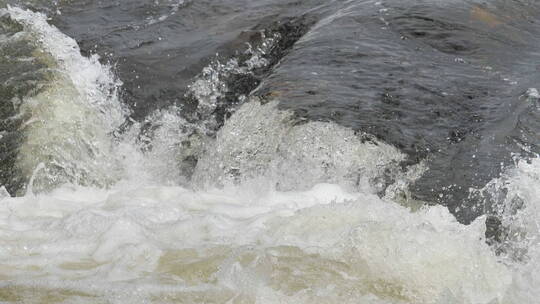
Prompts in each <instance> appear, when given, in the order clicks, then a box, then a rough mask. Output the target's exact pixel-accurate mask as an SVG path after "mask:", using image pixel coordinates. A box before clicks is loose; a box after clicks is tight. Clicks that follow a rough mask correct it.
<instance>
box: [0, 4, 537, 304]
mask: <svg viewBox="0 0 540 304" xmlns="http://www.w3.org/2000/svg"><path fill="white" fill-rule="evenodd" d="M173 9H175V10H178V7H176V6H174V8H173ZM0 15H1V18H2V20H1V21H2V27H3V29H6V28H8V26H11V27H10V29H11V32H8V31H7V30H6V31H5V32H6V33H2V35H0V41H1V42H2V52H3V55H5V54H9V56H11V57H10V60H18V61H20V62H31V64H33V65H35V66H36V67H39V69H38V68H36V69H35V70H31V71H30V72H28V73H34V74H32V75H34V76H33V79H31V81H30V82H31V83H32V84H35V83H37V85H36V87H37V89H32V90H28V91H23V92H24V96H18V95H16V94H14V97H13V96H12V99H10V100H3V101H2V102H4V103H9V102H12V103H13V104H14V105H13V109H14V110H13V111H11V112H10V113H13V112H14V113H16V114H17V117H9V118H8V119H11V120H16V121H17V122H18V123H17V124H16V127H13V128H12V129H10V130H9V131H10V132H11V133H12V134H15V135H17V139H18V140H17V141H15V143H14V145H16V149H15V154H16V157H15V158H14V164H13V168H14V169H13V170H11V171H10V173H12V174H11V175H10V176H11V178H14V177H15V176H19V177H20V178H19V179H18V181H19V184H27V185H28V186H27V187H26V188H25V187H24V186H17V185H12V186H10V187H8V188H9V189H10V190H13V189H14V190H16V191H17V190H18V193H17V194H19V195H18V196H15V195H14V194H16V193H13V191H11V192H12V193H11V194H13V195H10V193H9V192H8V191H7V190H6V188H2V189H1V191H0V301H1V302H7V303H377V304H379V303H425V304H430V303H433V304H435V303H437V304H443V303H445V304H448V303H471V304H473V303H474V304H479V303H485V304H495V303H499V304H503V303H504V304H506V303H508V304H510V303H516V304H517V303H520V304H521V303H535V301H536V299H538V298H539V297H540V289H539V288H538V287H539V286H540V235H539V229H540V227H539V225H540V222H539V221H540V200H539V198H540V192H539V189H540V158H532V159H530V160H528V161H527V160H525V159H520V158H517V160H516V166H515V167H513V168H510V169H507V170H506V171H505V173H504V174H503V175H502V176H501V177H499V178H497V179H494V180H492V181H491V182H490V183H488V185H486V187H485V188H483V189H478V190H471V195H473V194H474V195H479V196H484V197H487V196H490V197H493V196H497V197H499V198H500V199H499V200H498V205H497V206H499V207H500V208H494V210H492V211H491V212H489V213H490V215H495V216H497V218H498V219H499V220H500V221H501V223H502V225H500V227H503V228H501V229H505V231H506V233H505V234H504V235H503V236H501V237H503V238H504V241H503V242H498V243H497V245H492V246H489V245H488V242H486V241H487V240H486V237H485V232H486V225H485V222H486V216H481V217H479V218H477V219H476V220H475V221H473V222H472V223H471V224H470V225H463V224H460V223H459V222H458V221H457V220H456V219H455V218H454V216H453V215H452V214H450V213H449V211H448V210H447V209H446V207H443V206H429V205H428V204H426V203H425V202H421V201H418V200H416V199H415V198H414V197H412V196H411V195H410V193H409V190H408V187H409V184H410V183H413V182H414V181H415V180H416V179H417V178H418V177H419V176H421V175H422V174H423V173H424V172H425V170H426V168H425V164H424V163H422V162H420V163H418V164H415V165H408V166H405V165H404V163H405V160H406V156H405V154H403V153H402V152H400V151H399V150H398V149H397V148H395V147H393V146H392V145H389V144H387V143H384V142H382V141H380V140H379V139H377V138H375V137H373V136H370V135H369V134H366V133H362V132H355V131H353V130H351V129H349V128H346V127H343V126H340V125H337V124H335V123H333V122H328V121H306V120H304V119H302V118H301V117H299V116H298V115H295V113H293V112H292V111H289V110H284V109H280V108H279V107H278V104H279V103H287V102H289V101H288V100H286V99H282V97H279V96H277V95H278V94H267V95H266V97H255V96H249V92H247V93H248V94H246V95H245V96H244V97H243V98H242V100H241V101H242V102H238V104H237V105H235V106H236V107H235V108H234V110H231V111H230V113H229V114H230V117H228V118H227V119H225V120H224V125H223V127H221V128H219V129H218V128H217V127H215V126H216V121H215V117H214V113H215V111H213V110H208V109H209V108H212V109H215V108H216V107H218V105H217V103H218V102H217V98H218V97H219V96H222V95H224V94H225V93H226V91H227V89H225V88H224V87H223V86H220V85H218V86H217V87H211V86H210V87H206V86H205V85H208V84H209V83H208V82H205V81H208V80H210V84H215V82H212V80H213V79H214V78H212V77H209V78H208V77H207V78H205V75H206V76H208V75H210V74H212V71H210V72H209V71H208V70H207V72H208V73H210V74H208V73H206V74H205V72H203V73H202V74H200V75H199V78H196V80H195V82H194V85H193V86H191V88H192V89H193V90H197V89H201V87H204V88H203V89H204V90H202V89H201V90H202V91H203V93H204V94H199V95H197V94H192V95H197V96H198V97H197V98H200V100H198V102H199V103H198V104H196V109H195V110H194V111H192V112H191V114H192V116H191V117H189V116H188V117H184V116H182V109H181V108H180V109H179V108H174V107H173V108H168V109H162V110H159V111H156V112H155V113H153V114H151V115H149V116H148V117H147V118H146V121H145V122H143V123H140V122H132V123H131V124H129V126H127V127H125V130H124V132H122V133H121V134H119V133H118V132H116V131H117V130H118V128H119V127H120V126H121V125H122V123H123V122H124V120H126V119H127V117H128V111H127V110H125V106H123V105H122V104H121V98H120V93H119V87H120V86H121V83H120V82H119V81H118V80H117V79H116V78H115V77H114V76H113V73H112V71H111V67H110V66H106V65H103V64H101V63H99V60H98V58H97V57H96V56H93V57H89V58H87V57H84V56H82V55H81V54H80V51H79V48H78V46H77V44H76V43H75V41H74V40H72V39H71V38H69V37H67V36H66V35H64V34H62V33H61V32H60V31H59V30H58V29H56V28H55V27H53V26H51V25H49V24H48V23H47V18H46V17H45V15H43V14H39V13H34V12H31V11H29V10H23V9H20V8H17V7H8V8H7V9H3V10H1V11H0ZM167 16H169V15H167ZM167 18H169V17H167ZM271 38H273V37H271ZM20 44H22V45H25V46H27V48H28V49H29V51H28V54H27V55H28V56H32V57H24V56H19V57H16V55H15V54H14V53H8V52H7V51H6V50H9V47H10V46H12V45H20ZM262 54H263V55H264V52H263V53H262ZM251 55H256V56H251V57H250V58H252V59H253V58H259V59H260V56H262V55H261V54H260V53H257V52H255V53H251ZM257 56H259V57H257ZM253 61H255V59H253ZM246 62H252V61H249V60H248V61H246ZM260 62H264V61H260ZM231 64H232V65H233V66H232V67H231V66H229V67H228V68H225V73H226V74H227V75H228V74H230V73H231V71H233V70H234V72H235V73H238V71H241V72H242V73H244V74H249V75H251V74H250V73H252V72H251V70H249V69H247V70H246V66H247V67H250V68H251V67H253V65H251V66H250V65H246V66H244V67H240V66H238V65H234V64H233V63H231ZM236 64H238V62H236ZM215 66H216V65H210V67H215ZM222 68H223V67H222ZM239 69H240V70H239ZM214 72H215V71H214ZM216 73H217V74H212V75H213V76H216V75H217V76H216V77H218V78H219V77H220V75H223V74H219V73H218V72H216ZM13 74H14V75H16V73H13ZM212 75H210V76H212ZM34 78H35V79H34ZM214 80H215V79H214ZM3 81H4V79H3ZM10 81H11V82H13V81H22V80H21V78H13V79H8V80H5V83H4V87H7V85H8V84H10V83H11V82H10ZM30 82H29V83H30ZM217 83H218V84H220V82H219V81H218V82H217ZM251 89H255V88H251ZM198 92H199V93H200V92H201V91H200V90H199V91H198ZM213 94H214V95H213ZM188 95H189V93H188ZM218 95H219V96H218ZM201 100H202V101H206V103H203V102H202V101H201ZM193 113H195V114H193ZM197 115H199V116H202V117H198V118H199V119H200V121H197V120H195V119H193V116H197ZM217 124H219V123H217ZM149 125H150V126H151V127H150V129H151V132H150V131H149V127H148V126H149ZM8 139H9V134H8V133H7V131H6V133H3V134H2V138H0V140H8ZM190 158H196V161H194V162H193V163H191V164H190V166H187V167H186V166H184V165H185V163H186V159H190ZM183 170H188V171H190V172H189V174H186V172H184V171H183ZM3 176H4V175H3ZM3 182H4V183H6V181H5V180H4V181H3ZM22 190H25V191H22ZM516 201H519V207H518V208H514V207H513V206H514V205H515V204H516V203H515V202H516ZM427 203H429V202H427Z"/></svg>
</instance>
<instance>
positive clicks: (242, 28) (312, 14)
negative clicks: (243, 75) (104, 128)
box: [29, 0, 540, 222]
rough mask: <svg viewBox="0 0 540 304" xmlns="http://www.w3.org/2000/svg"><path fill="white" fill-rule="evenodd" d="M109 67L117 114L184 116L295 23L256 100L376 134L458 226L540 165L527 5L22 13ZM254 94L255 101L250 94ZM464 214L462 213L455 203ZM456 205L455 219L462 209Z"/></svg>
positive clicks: (138, 4) (190, 6) (534, 47)
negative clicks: (231, 63)
mask: <svg viewBox="0 0 540 304" xmlns="http://www.w3.org/2000/svg"><path fill="white" fill-rule="evenodd" d="M29 6H30V7H34V8H36V9H38V10H41V11H45V12H47V13H48V15H49V16H50V17H51V22H52V23H53V24H54V25H56V26H58V27H59V28H60V29H61V30H62V31H63V32H64V33H66V34H68V35H69V36H71V37H74V38H75V39H76V40H77V42H78V43H79V45H80V46H81V48H82V50H83V52H86V53H98V54H100V55H101V56H102V58H103V60H106V61H110V62H113V63H114V64H115V66H116V70H117V72H118V76H119V77H120V79H121V80H122V81H123V83H124V86H123V88H124V97H125V98H124V101H125V102H126V103H127V104H129V106H130V108H131V110H132V113H133V114H132V117H133V118H134V119H136V120H141V119H144V117H146V115H148V113H149V112H150V111H152V110H155V109H157V108H162V107H165V106H168V105H171V104H182V103H187V102H186V100H185V97H184V94H185V93H186V88H187V86H188V85H189V84H190V82H191V81H192V80H193V78H194V77H195V76H196V75H197V74H199V73H200V71H201V69H202V68H203V67H204V66H206V65H207V64H208V63H209V62H210V61H211V60H213V59H214V58H215V56H216V54H219V55H218V58H222V60H225V59H226V58H230V57H231V56H233V55H234V54H235V52H238V51H241V50H243V49H244V48H245V43H246V42H249V41H250V39H252V37H253V34H250V33H253V32H255V31H256V30H258V29H269V28H272V27H276V24H279V23H286V22H288V21H290V20H300V21H298V23H299V24H301V25H300V26H301V27H305V29H303V31H304V32H306V33H307V34H305V35H304V36H303V37H301V38H300V41H298V42H297V43H296V44H295V45H294V47H293V48H292V49H290V50H289V51H287V53H286V54H281V55H280V56H284V57H283V58H281V59H280V63H279V65H277V66H275V67H274V68H273V69H272V70H271V71H268V72H267V73H265V74H263V75H261V77H260V79H258V81H262V84H261V85H260V87H258V89H257V91H256V92H255V93H254V94H257V95H261V96H265V95H268V94H270V95H272V94H274V95H276V96H279V98H280V99H281V100H282V102H281V104H280V107H282V108H286V109H292V110H294V111H295V112H296V113H297V115H298V116H300V117H305V118H307V119H310V120H322V121H334V122H336V123H338V124H341V125H344V126H347V127H351V128H353V129H355V130H361V131H365V132H367V133H370V134H373V135H375V136H377V137H378V138H380V139H382V140H383V141H384V142H387V143H390V144H392V145H395V146H396V147H398V148H399V149H401V150H402V151H404V152H405V153H407V155H408V157H409V160H408V161H407V163H416V162H418V161H420V160H423V159H426V160H427V167H428V168H429V169H428V171H427V172H426V173H425V175H424V176H423V177H422V178H421V179H420V180H418V181H417V182H416V184H415V185H414V186H413V189H412V191H413V193H414V195H415V196H416V197H417V198H419V199H421V200H425V201H430V202H439V203H441V204H444V205H448V206H449V208H450V210H451V211H452V212H454V213H455V214H456V215H457V216H458V218H459V219H460V220H462V221H464V222H468V221H470V220H472V219H473V218H475V217H476V216H478V215H479V214H481V213H483V212H484V210H483V208H481V207H479V208H476V209H474V208H472V207H473V205H475V204H478V201H475V200H470V201H469V200H467V196H468V189H469V188H478V187H482V186H483V185H485V184H486V183H487V182H488V181H489V180H491V179H492V178H493V177H496V176H497V175H498V174H499V173H500V172H501V169H502V168H504V167H505V166H507V165H509V164H511V160H512V159H511V154H512V153H525V151H523V150H524V148H525V147H526V150H528V151H529V152H536V153H538V152H540V151H539V147H538V143H539V142H540V138H539V137H538V136H539V135H538V134H539V132H538V131H540V130H539V122H538V121H539V120H538V112H537V111H535V109H536V106H535V105H534V101H533V102H531V101H530V100H529V101H528V100H527V97H526V96H524V94H525V93H526V91H527V89H528V88H532V87H535V86H536V85H537V83H538V81H539V80H540V79H539V78H540V76H539V75H540V74H539V73H538V69H539V68H538V67H539V65H538V64H537V63H538V62H540V60H539V59H540V58H539V57H540V52H538V46H539V45H540V38H538V37H540V35H539V34H540V25H539V23H538V20H540V19H539V17H540V4H538V3H537V2H535V1H497V0H495V1H490V2H487V3H485V2H481V1H381V2H376V1H279V0H275V1H266V0H263V1H240V2H239V1H226V0H222V1H189V0H186V1H59V2H58V3H57V4H56V5H50V4H49V3H47V4H46V5H44V4H43V3H35V4H33V5H29ZM250 89H252V87H250ZM463 202H464V203H463ZM461 204H464V206H461V207H463V208H458V207H459V206H460V205H461Z"/></svg>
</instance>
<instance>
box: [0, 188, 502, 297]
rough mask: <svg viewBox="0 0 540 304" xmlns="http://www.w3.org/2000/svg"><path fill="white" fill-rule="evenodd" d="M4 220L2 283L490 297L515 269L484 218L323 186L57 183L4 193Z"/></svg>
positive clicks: (81, 288)
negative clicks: (488, 241) (462, 218)
mask: <svg viewBox="0 0 540 304" xmlns="http://www.w3.org/2000/svg"><path fill="white" fill-rule="evenodd" d="M0 231H1V232H2V233H1V235H0V241H1V242H2V244H3V245H2V249H1V250H0V261H1V262H0V268H2V269H10V272H9V274H7V277H8V279H9V282H10V283H9V284H7V285H6V284H4V287H3V288H4V290H5V289H6V288H7V287H6V286H19V288H22V289H24V288H23V286H28V285H36V284H37V285H38V286H39V288H42V289H47V288H53V289H54V288H67V289H69V290H76V291H77V292H84V293H89V294H92V295H94V296H99V297H105V298H108V297H111V296H113V295H115V294H121V293H122V292H125V289H126V288H128V289H132V288H139V290H140V294H139V296H140V298H138V299H135V300H134V299H131V298H130V299H129V302H130V303H137V302H143V301H144V300H145V299H146V300H148V298H149V297H152V296H163V294H169V295H170V294H175V293H180V294H182V292H185V290H184V291H182V289H188V288H193V287H195V286H198V288H201V289H202V290H203V291H204V292H207V296H208V297H212V294H213V293H212V292H210V290H218V291H219V292H218V293H217V295H215V296H216V297H217V298H218V299H220V297H223V298H221V300H223V301H220V302H225V300H226V299H227V297H230V295H235V296H238V297H240V298H244V299H252V300H254V301H256V302H258V303H274V302H276V303H277V302H280V301H288V302H290V301H293V302H295V303H303V302H307V301H314V300H316V299H318V297H321V298H320V299H319V300H321V301H323V299H324V301H327V302H334V303H335V302H341V301H344V302H347V301H350V300H352V299H355V298H356V297H359V298H360V297H365V298H366V299H368V298H372V299H375V300H373V301H371V300H370V301H368V303H370V302H372V303H395V302H396V301H397V302H399V301H401V302H402V303H458V302H459V303H490V301H492V300H494V299H502V297H503V296H504V293H505V291H506V290H507V288H508V286H509V285H510V283H511V275H512V273H511V271H510V270H509V269H508V268H506V267H505V266H504V265H503V264H500V263H498V262H497V259H496V258H495V256H494V254H493V253H492V251H491V250H490V249H489V248H488V247H487V245H485V244H484V243H483V242H482V240H481V239H482V233H483V223H482V221H481V220H479V221H477V222H475V223H474V224H473V225H471V226H463V225H460V224H458V223H457V222H456V221H455V220H454V218H453V217H452V216H451V215H450V214H449V213H448V212H447V211H446V210H445V209H444V208H442V207H433V208H429V209H423V210H421V211H420V212H418V213H410V212H409V211H408V210H407V209H405V208H404V207H400V206H399V205H397V204H394V203H390V202H385V201H382V200H380V199H379V198H378V197H377V196H374V195H370V194H362V193H348V192H345V191H344V190H342V188H341V187H339V186H336V185H330V184H320V185H317V186H315V187H314V188H312V189H310V190H308V191H303V192H276V191H273V190H271V191H267V192H266V193H263V194H260V193H254V191H253V189H252V188H251V187H243V186H238V187H232V188H226V189H222V190H211V191H205V192H200V191H199V192H193V191H190V190H187V189H184V188H181V187H144V186H139V187H137V186H135V185H132V186H131V187H128V186H126V185H123V186H122V187H116V188H114V189H111V190H100V189H91V188H82V187H62V188H59V189H57V190H55V191H53V192H52V193H50V194H48V195H40V196H37V197H21V198H4V199H2V200H1V201H0ZM4 276H6V275H4ZM104 280H105V281H106V282H108V283H107V284H105V283H104V282H103V281H104ZM89 283H91V284H89ZM33 288H37V287H33ZM0 290H2V287H0ZM204 292H203V293H204ZM21 293H23V291H21ZM1 294H2V292H0V295H1ZM444 299H458V300H459V301H458V302H455V301H454V302H452V301H450V302H444V301H443V300H444ZM127 300H128V299H127V298H122V299H121V300H119V301H117V302H118V303H125V302H126V301H127ZM383 300H384V301H383ZM366 301H367V300H366Z"/></svg>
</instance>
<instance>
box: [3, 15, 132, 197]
mask: <svg viewBox="0 0 540 304" xmlns="http://www.w3.org/2000/svg"><path fill="white" fill-rule="evenodd" d="M2 13H8V14H9V15H10V16H11V18H13V19H14V20H15V21H17V22H19V23H20V24H21V25H22V26H23V28H24V29H23V32H25V33H26V35H29V36H30V37H32V38H33V39H32V43H34V44H35V48H36V54H35V56H36V58H38V59H39V60H40V61H41V62H42V63H43V64H46V65H48V67H49V70H50V71H51V74H50V77H51V79H48V80H43V81H44V82H45V81H48V82H47V83H46V84H45V86H44V87H43V88H42V89H41V91H40V92H39V93H38V94H37V95H35V96H28V97H26V98H25V99H24V102H23V104H22V105H21V108H20V109H21V110H20V111H21V112H22V113H25V114H26V115H28V116H29V118H28V120H27V121H26V122H25V123H24V124H23V131H24V133H25V140H24V142H23V143H22V144H21V146H20V148H19V149H20V153H19V156H18V159H17V164H16V167H17V168H18V169H20V170H21V172H22V174H23V175H24V176H26V177H27V178H29V177H30V175H31V174H32V173H33V172H34V171H35V168H36V167H37V166H38V164H40V163H43V164H44V168H43V170H41V171H39V172H37V174H36V176H35V179H34V181H35V183H36V185H34V189H35V190H38V191H40V190H47V189H49V188H50V187H52V186H54V185H57V184H58V183H63V182H76V183H83V184H100V185H104V184H108V183H110V182H111V181H112V180H114V179H115V178H116V176H115V173H116V171H117V170H118V168H115V161H114V160H112V159H111V155H112V153H111V149H112V144H113V139H112V138H111V135H110V133H112V132H113V131H114V130H115V129H116V128H117V127H118V126H119V125H120V124H121V123H122V122H123V120H124V115H125V111H124V109H123V108H122V106H121V104H120V102H119V100H118V97H117V92H116V91H117V87H118V86H119V85H120V83H119V82H118V81H117V80H116V79H115V77H114V76H113V75H112V73H111V72H110V69H109V67H107V66H104V65H102V64H100V63H99V60H98V57H97V56H92V57H90V58H86V57H83V56H81V54H80V50H79V47H78V45H77V43H76V42H75V41H74V40H73V39H71V38H69V37H67V36H66V35H64V34H62V33H61V32H60V31H59V30H58V29H56V28H55V27H53V26H51V25H49V24H48V23H47V20H46V16H45V15H43V14H40V13H34V12H31V11H29V10H23V9H20V8H17V7H9V6H8V8H7V9H2Z"/></svg>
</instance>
